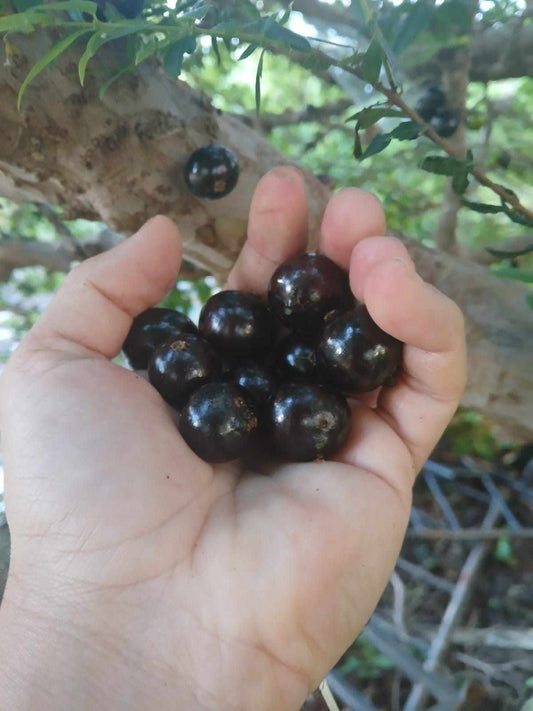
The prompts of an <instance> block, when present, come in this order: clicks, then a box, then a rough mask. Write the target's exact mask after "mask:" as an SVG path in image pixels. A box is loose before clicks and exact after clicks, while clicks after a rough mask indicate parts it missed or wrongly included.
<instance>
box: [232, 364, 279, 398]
mask: <svg viewBox="0 0 533 711" xmlns="http://www.w3.org/2000/svg"><path fill="white" fill-rule="evenodd" d="M231 379H232V381H233V382H234V383H236V384H237V385H240V387H241V388H244V389H245V390H246V391H247V392H248V393H249V394H250V395H251V397H252V398H253V401H254V402H255V404H256V405H257V407H258V408H259V409H262V408H264V406H265V405H266V404H267V402H268V401H269V400H270V397H271V395H272V393H273V391H274V389H275V387H276V380H275V378H274V376H273V374H272V373H271V372H270V370H269V369H268V368H267V367H266V366H264V365H261V364H259V363H254V362H248V363H244V364H241V365H238V366H237V367H236V368H235V369H234V370H233V372H232V374H231Z"/></svg>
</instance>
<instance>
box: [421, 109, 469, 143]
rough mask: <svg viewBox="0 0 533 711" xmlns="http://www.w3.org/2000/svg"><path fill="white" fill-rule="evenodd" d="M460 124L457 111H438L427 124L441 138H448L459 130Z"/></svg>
mask: <svg viewBox="0 0 533 711" xmlns="http://www.w3.org/2000/svg"><path fill="white" fill-rule="evenodd" d="M460 122H461V114H460V112H459V111H440V112H439V113H438V114H436V115H435V116H433V118H432V119H431V121H430V122H429V123H430V125H431V127H432V128H433V129H435V132H436V133H437V134H438V135H439V136H440V137H441V138H450V136H453V134H454V133H455V132H456V131H457V129H458V128H459V123H460Z"/></svg>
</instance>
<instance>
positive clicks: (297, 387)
mask: <svg viewBox="0 0 533 711" xmlns="http://www.w3.org/2000/svg"><path fill="white" fill-rule="evenodd" d="M268 424H269V428H270V436H271V438H272V441H273V444H274V446H275V447H276V449H277V451H278V452H279V454H280V455H281V456H282V457H283V458H284V459H287V460H289V461H292V462H310V461H313V460H315V459H321V458H324V457H328V456H330V455H331V454H333V453H334V452H336V451H337V450H338V449H339V448H340V447H341V446H342V445H343V444H344V442H345V441H346V438H347V437H348V434H349V432H350V409H349V407H348V405H347V403H346V400H345V399H344V397H343V396H342V395H340V394H339V393H337V392H335V391H328V390H326V389H325V388H323V387H321V386H320V385H310V384H304V383H288V384H285V385H281V386H280V387H279V388H278V390H277V391H276V393H275V395H274V397H273V399H272V401H271V404H270V406H269V423H268Z"/></svg>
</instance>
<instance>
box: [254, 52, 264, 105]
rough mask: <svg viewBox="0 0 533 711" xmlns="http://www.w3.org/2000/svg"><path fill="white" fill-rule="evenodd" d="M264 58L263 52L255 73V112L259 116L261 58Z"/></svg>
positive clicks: (261, 74)
mask: <svg viewBox="0 0 533 711" xmlns="http://www.w3.org/2000/svg"><path fill="white" fill-rule="evenodd" d="M264 56H265V50H263V51H262V52H261V56H260V57H259V63H258V65H257V72H256V75H255V111H256V113H257V114H259V109H260V107H261V77H262V76H263V57H264Z"/></svg>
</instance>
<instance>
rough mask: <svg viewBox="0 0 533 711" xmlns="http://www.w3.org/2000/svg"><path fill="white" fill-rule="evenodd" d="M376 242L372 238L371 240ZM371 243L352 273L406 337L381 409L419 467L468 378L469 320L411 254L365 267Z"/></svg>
mask: <svg viewBox="0 0 533 711" xmlns="http://www.w3.org/2000/svg"><path fill="white" fill-rule="evenodd" d="M368 242H371V240H368ZM371 248H372V245H371V244H366V245H364V244H363V243H362V244H361V246H360V248H358V249H356V250H354V253H353V256H352V263H351V270H350V272H351V274H352V281H353V275H354V274H357V273H358V272H359V274H360V278H359V279H358V281H359V282H360V286H359V287H358V288H359V289H360V294H361V297H362V300H363V301H364V303H365V305H366V307H367V309H368V311H369V313H370V315H371V317H372V318H373V320H374V321H375V322H376V323H377V324H378V326H379V327H380V328H382V329H383V330H384V331H386V332H387V333H389V334H391V335H392V336H394V337H395V338H397V339H398V340H400V341H403V343H405V348H404V356H403V365H402V374H401V377H400V379H399V382H398V384H397V385H396V386H395V387H394V388H384V389H383V390H382V391H381V392H380V395H379V398H378V405H377V409H376V413H377V414H378V415H380V416H381V418H382V419H383V420H384V421H385V422H387V424H388V425H389V426H390V427H391V428H392V429H393V430H394V431H395V432H396V433H397V435H398V436H399V437H400V438H401V439H402V441H403V442H404V444H405V445H406V446H407V448H408V449H409V451H410V452H411V455H412V457H413V461H414V464H415V469H416V470H418V469H419V468H420V467H421V466H422V464H423V462H424V461H425V459H426V457H427V456H428V455H429V453H430V452H431V450H432V448H433V447H434V445H435V444H436V442H437V440H438V439H439V437H440V435H441V434H442V432H443V430H444V428H445V427H446V425H447V424H448V422H449V421H450V419H451V417H452V415H453V413H454V412H455V410H456V408H457V405H458V403H459V400H460V398H461V395H462V393H463V390H464V387H465V383H466V345H465V333H464V320H463V316H462V314H461V311H460V309H459V307H458V306H457V305H456V304H455V303H454V302H453V301H452V300H451V299H449V298H448V297H447V296H445V295H444V294H442V293H441V292H439V291H438V290H437V289H435V288H434V287H433V286H431V285H430V284H427V283H426V282H424V281H423V280H422V279H421V278H420V277H419V276H418V275H417V274H416V271H415V269H414V265H413V264H412V262H411V260H410V259H406V258H404V257H401V256H395V257H390V256H386V257H385V258H384V259H381V260H380V259H377V260H376V261H375V263H374V264H373V265H372V266H371V267H370V269H369V270H368V271H367V272H366V273H363V271H362V269H361V268H360V266H361V265H360V264H359V262H360V261H363V262H365V261H366V262H368V260H369V255H368V253H367V254H365V252H369V251H370V250H371Z"/></svg>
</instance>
